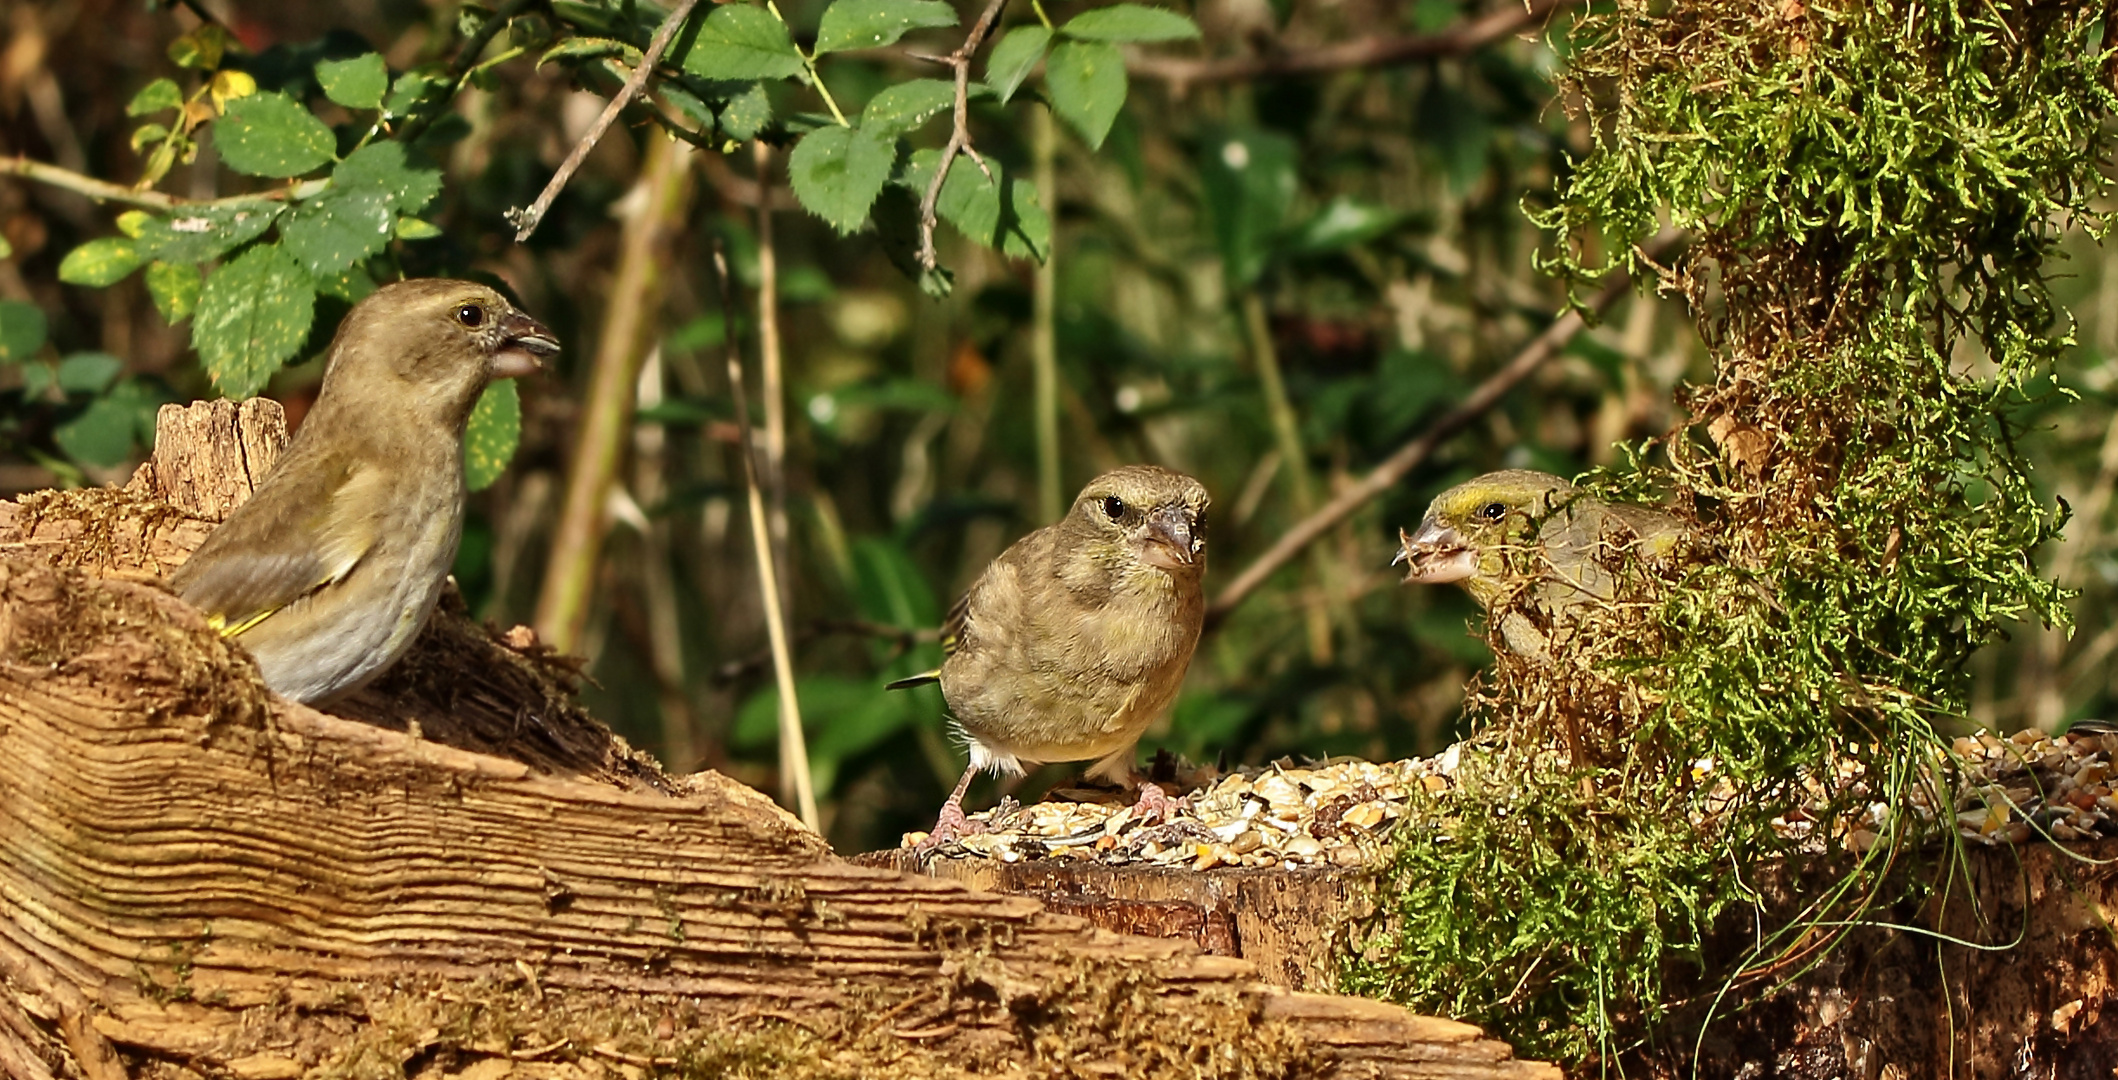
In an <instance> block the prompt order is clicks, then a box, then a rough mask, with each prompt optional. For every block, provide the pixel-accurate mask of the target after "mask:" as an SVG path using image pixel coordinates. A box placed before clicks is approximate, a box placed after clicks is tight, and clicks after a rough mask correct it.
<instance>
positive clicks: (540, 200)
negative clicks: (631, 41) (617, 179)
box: [481, 0, 699, 244]
mask: <svg viewBox="0 0 2118 1080" xmlns="http://www.w3.org/2000/svg"><path fill="white" fill-rule="evenodd" d="M697 6H699V0H677V6H676V10H674V11H671V12H670V13H669V17H668V18H666V19H663V20H662V25H660V26H657V27H655V36H654V38H653V39H652V40H650V41H648V43H647V51H646V52H644V53H641V54H640V66H639V67H636V68H634V69H632V74H631V75H630V76H628V77H627V78H626V80H625V85H624V86H622V87H619V88H618V92H617V93H616V94H615V95H613V96H612V97H611V99H610V104H608V105H605V106H604V107H603V114H602V115H601V116H598V117H596V122H595V123H593V124H590V125H589V126H588V131H587V132H585V133H584V134H582V136H581V139H580V141H579V142H576V143H574V148H573V150H572V152H570V153H568V154H567V155H566V160H565V161H563V162H560V163H559V171H558V172H555V173H553V174H552V179H551V182H550V183H548V184H546V185H544V191H543V192H542V193H540V194H539V195H538V196H537V201H536V202H533V203H531V204H530V208H529V209H527V210H510V211H508V215H507V217H508V223H509V224H511V225H513V226H514V227H515V242H516V243H518V244H520V243H523V242H524V241H526V240H528V239H529V238H530V234H531V233H534V232H536V231H537V225H538V224H539V223H540V222H542V221H543V220H544V215H545V214H546V213H547V212H549V211H550V210H551V208H552V201H553V200H555V199H557V198H558V197H559V193H560V192H561V191H564V190H565V189H566V183H567V181H569V180H572V179H573V178H574V173H575V171H576V170H578V169H580V168H581V163H582V162H583V161H586V160H588V152H589V151H590V150H593V149H595V148H596V143H597V142H598V141H600V140H601V139H602V138H603V133H604V132H605V131H608V130H610V125H611V122H612V121H614V120H616V119H617V118H618V114H619V113H621V112H624V111H625V106H627V105H629V104H631V103H632V99H633V98H635V97H638V96H639V94H640V91H641V89H643V88H644V87H646V85H647V79H648V77H649V76H651V75H653V74H654V71H655V65H656V64H659V63H661V62H662V53H663V52H664V51H666V50H667V49H668V48H669V42H670V39H672V38H674V37H676V36H677V30H678V29H679V28H680V27H682V26H683V25H684V20H686V19H689V18H691V10H692V9H693V8H695V7H697ZM481 29H483V28H482V27H481Z"/></svg>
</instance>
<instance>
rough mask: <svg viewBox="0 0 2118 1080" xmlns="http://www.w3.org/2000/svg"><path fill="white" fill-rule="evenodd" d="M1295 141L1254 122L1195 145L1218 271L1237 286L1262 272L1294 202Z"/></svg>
mask: <svg viewBox="0 0 2118 1080" xmlns="http://www.w3.org/2000/svg"><path fill="white" fill-rule="evenodd" d="M1294 155H1295V147H1294V142H1293V140H1291V139H1288V138H1287V137H1286V136H1284V135H1277V134H1274V133H1272V132H1269V131H1262V130H1259V129H1256V128H1230V129H1226V130H1224V131H1222V132H1220V133H1218V134H1215V135H1213V136H1211V137H1209V138H1207V139H1206V140H1205V141H1204V142H1203V143H1201V144H1200V148H1199V180H1200V187H1201V189H1202V190H1203V192H1204V195H1205V201H1206V214H1207V217H1208V219H1210V221H1211V223H1212V225H1213V236H1214V241H1215V243H1216V244H1217V245H1218V246H1219V247H1220V249H1221V271H1222V273H1223V274H1225V275H1226V276H1227V278H1228V280H1229V281H1230V282H1232V283H1234V284H1235V285H1237V286H1247V285H1249V284H1251V283H1252V282H1255V281H1256V280H1257V279H1258V277H1259V275H1261V274H1263V273H1264V272H1265V265H1266V263H1267V262H1268V261H1269V259H1270V256H1271V253H1272V245H1273V242H1274V240H1275V239H1277V238H1278V236H1279V231H1280V223H1281V222H1282V221H1284V220H1285V219H1286V217H1287V210H1288V208H1289V207H1291V206H1292V205H1293V203H1294V194H1295V171H1294Z"/></svg>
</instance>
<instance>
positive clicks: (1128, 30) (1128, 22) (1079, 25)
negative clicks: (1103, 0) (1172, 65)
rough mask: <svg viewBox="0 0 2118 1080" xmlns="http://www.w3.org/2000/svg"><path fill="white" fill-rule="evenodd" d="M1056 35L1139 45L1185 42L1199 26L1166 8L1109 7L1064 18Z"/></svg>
mask: <svg viewBox="0 0 2118 1080" xmlns="http://www.w3.org/2000/svg"><path fill="white" fill-rule="evenodd" d="M1059 33H1061V34H1062V35H1064V36H1066V37H1070V38H1074V39H1075V40H1077V41H1114V42H1125V43H1128V44H1134V45H1140V44H1145V43H1147V42H1150V41H1189V40H1191V39H1193V38H1195V37H1198V36H1199V24H1197V23H1195V22H1192V21H1191V19H1190V18H1188V17H1186V16H1184V15H1180V14H1178V13H1177V12H1174V11H1171V10H1169V9H1168V8H1159V7H1149V6H1147V5H1146V4H1112V5H1111V6H1109V7H1102V8H1096V9H1094V10H1092V11H1084V12H1082V13H1081V14H1079V15H1076V16H1074V17H1073V18H1071V19H1068V20H1067V21H1066V25H1065V26H1062V27H1060V28H1059Z"/></svg>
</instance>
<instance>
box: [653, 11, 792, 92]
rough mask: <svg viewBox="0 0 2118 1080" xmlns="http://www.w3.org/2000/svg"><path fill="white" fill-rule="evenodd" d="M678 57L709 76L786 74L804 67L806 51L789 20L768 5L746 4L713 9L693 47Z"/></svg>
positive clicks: (694, 71)
mask: <svg viewBox="0 0 2118 1080" xmlns="http://www.w3.org/2000/svg"><path fill="white" fill-rule="evenodd" d="M681 40H682V38H681V36H680V37H679V41H680V42H681ZM671 51H672V52H674V51H676V50H675V49H674V48H672V49H671ZM672 59H673V60H674V61H675V62H676V63H677V64H678V65H679V66H681V67H682V68H683V69H684V70H685V71H689V72H691V73H692V74H694V75H702V76H705V77H706V78H709V79H736V80H750V79H785V78H788V77H790V76H793V75H798V74H800V73H801V71H802V57H801V54H800V53H798V52H796V51H795V49H794V41H793V39H791V38H789V37H788V36H787V27H786V24H784V23H782V22H780V21H779V20H778V19H775V18H773V17H772V15H771V14H770V13H769V12H767V11H765V9H763V8H758V7H752V6H750V5H749V4H743V3H734V4H728V5H725V6H722V7H717V8H715V9H713V13H712V14H711V15H708V16H706V21H705V22H704V23H703V24H701V25H700V26H699V30H698V33H697V35H695V36H694V37H693V38H692V40H691V47H690V48H688V49H685V50H684V55H682V56H681V57H674V58H672Z"/></svg>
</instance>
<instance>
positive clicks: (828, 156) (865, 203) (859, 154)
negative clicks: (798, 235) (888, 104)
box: [787, 127, 897, 235]
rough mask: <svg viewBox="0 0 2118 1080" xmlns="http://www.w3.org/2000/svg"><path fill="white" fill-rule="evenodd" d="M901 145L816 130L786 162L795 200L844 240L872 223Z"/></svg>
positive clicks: (868, 135)
mask: <svg viewBox="0 0 2118 1080" xmlns="http://www.w3.org/2000/svg"><path fill="white" fill-rule="evenodd" d="M896 163H897V142H896V140H895V139H894V138H889V137H881V136H877V135H874V134H871V133H869V132H865V131H860V130H857V129H854V128H844V127H827V128H818V129H817V130H815V131H812V132H810V133H809V134H807V135H804V136H802V141H801V142H799V143H796V144H795V147H794V153H793V154H791V155H789V157H788V158H787V180H788V183H789V185H790V186H792V187H793V188H794V197H795V198H796V199H797V200H799V201H800V202H801V204H802V206H803V207H804V208H805V209H807V210H808V211H809V212H810V213H812V214H815V215H816V216H817V217H820V218H823V219H824V220H825V221H828V222H830V223H831V227H832V228H835V229H837V230H838V231H839V233H840V234H841V235H844V234H846V233H850V232H852V231H853V230H855V229H858V228H860V226H861V223H862V222H864V221H866V220H868V207H869V206H871V205H873V204H874V203H875V197H876V196H877V195H879V194H881V193H882V189H883V185H884V184H886V183H889V182H890V167H891V166H893V165H895V164H896Z"/></svg>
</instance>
